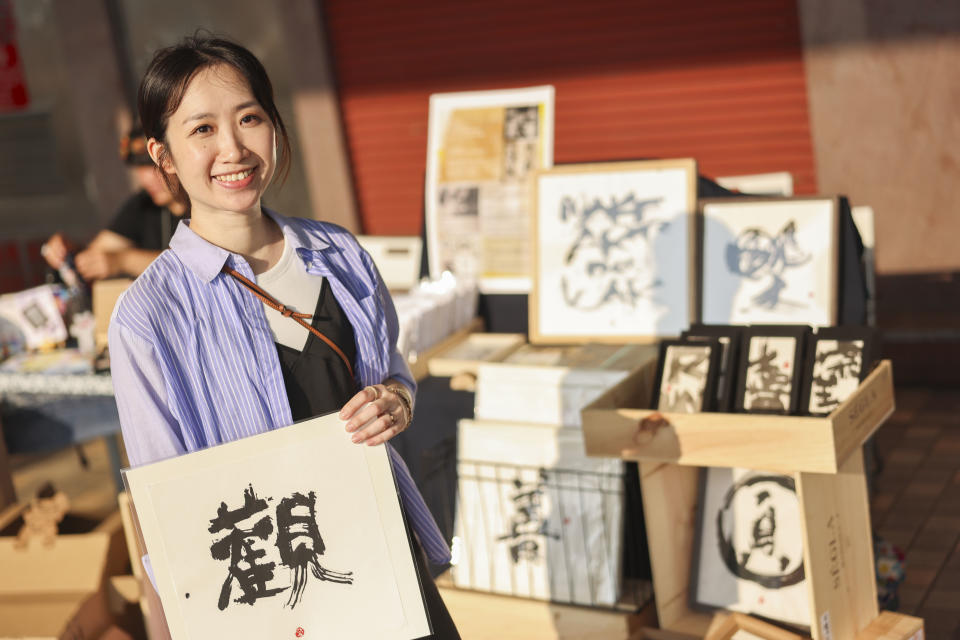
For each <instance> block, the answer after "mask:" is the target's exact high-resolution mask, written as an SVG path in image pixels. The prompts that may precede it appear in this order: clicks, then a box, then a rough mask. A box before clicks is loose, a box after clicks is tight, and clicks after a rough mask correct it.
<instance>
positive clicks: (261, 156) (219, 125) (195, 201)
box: [148, 64, 277, 217]
mask: <svg viewBox="0 0 960 640" xmlns="http://www.w3.org/2000/svg"><path fill="white" fill-rule="evenodd" d="M167 145H168V155H167V162H166V163H164V166H163V168H164V170H166V171H167V172H168V173H171V174H174V175H176V176H177V178H178V179H179V180H180V184H181V186H182V187H183V189H184V191H186V192H187V195H188V196H190V206H191V211H192V214H191V215H193V216H194V217H196V216H197V214H198V213H199V214H201V215H202V214H203V213H204V212H211V211H213V212H224V211H233V212H239V213H249V212H259V210H260V197H261V196H262V195H263V192H264V191H266V189H267V186H268V185H269V184H270V180H271V178H273V172H274V170H275V169H276V165H277V144H276V132H275V131H274V128H273V124H272V123H271V122H270V119H269V118H268V117H267V114H266V112H264V110H263V107H261V106H260V104H259V103H258V102H257V100H256V98H254V96H253V93H252V92H251V91H250V87H249V85H248V84H247V82H246V80H244V78H243V77H242V76H241V75H240V74H239V73H238V72H237V71H236V70H235V69H234V68H233V67H231V66H229V65H223V64H221V65H218V66H214V67H208V68H206V69H203V70H202V71H200V72H199V73H197V75H196V76H194V78H193V79H192V80H191V81H190V84H189V85H187V90H186V92H185V93H184V95H183V100H182V101H181V102H180V106H179V107H177V110H176V111H174V112H173V114H171V116H170V119H169V121H168V123H167ZM148 149H149V150H150V154H151V156H153V157H154V159H156V158H157V157H158V152H159V143H158V142H157V141H156V140H155V139H151V140H150V141H149V143H148Z"/></svg>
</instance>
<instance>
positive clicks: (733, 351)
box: [680, 324, 746, 413]
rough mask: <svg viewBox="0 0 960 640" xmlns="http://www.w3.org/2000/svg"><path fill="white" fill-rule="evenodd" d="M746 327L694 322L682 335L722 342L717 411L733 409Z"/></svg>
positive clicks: (689, 338) (687, 337)
mask: <svg viewBox="0 0 960 640" xmlns="http://www.w3.org/2000/svg"><path fill="white" fill-rule="evenodd" d="M745 328H746V327H743V326H737V325H729V324H727V325H724V324H712V325H711V324H694V325H693V326H691V327H690V328H689V329H687V330H686V331H684V332H683V333H682V334H681V335H680V337H681V338H686V339H688V340H702V339H707V340H717V341H719V342H720V347H721V349H720V368H719V370H718V372H717V396H716V397H717V399H716V403H715V407H716V409H715V410H716V411H720V412H724V413H729V412H731V411H733V407H734V401H733V395H734V392H735V391H736V389H737V376H738V372H739V368H738V367H739V364H740V346H741V344H742V342H743V331H744V329H745Z"/></svg>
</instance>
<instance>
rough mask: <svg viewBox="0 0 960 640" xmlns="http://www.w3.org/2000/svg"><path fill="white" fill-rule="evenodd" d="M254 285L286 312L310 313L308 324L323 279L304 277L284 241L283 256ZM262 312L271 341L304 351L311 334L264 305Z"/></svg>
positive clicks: (259, 276)
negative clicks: (271, 336) (259, 287)
mask: <svg viewBox="0 0 960 640" xmlns="http://www.w3.org/2000/svg"><path fill="white" fill-rule="evenodd" d="M257 284H258V285H260V286H261V287H262V288H263V289H264V290H265V291H266V292H267V293H269V294H270V295H271V296H273V297H274V299H275V300H276V301H277V302H279V303H280V304H282V305H285V306H286V307H287V308H288V309H293V310H294V311H296V312H298V313H309V314H310V316H311V317H310V318H304V321H305V322H306V323H307V324H310V323H311V322H312V321H313V318H312V316H313V312H314V311H316V309H317V299H318V298H319V297H320V288H321V286H323V276H315V275H312V274H309V273H307V269H306V267H305V266H304V265H303V262H302V261H301V260H300V258H299V257H297V255H296V254H295V253H294V251H293V249H292V248H291V247H290V245H289V244H288V243H287V241H286V240H284V241H283V255H281V256H280V260H278V261H277V264H275V265H273V266H272V267H270V268H269V269H267V270H266V271H264V272H263V273H261V274H260V275H258V276H257ZM261 304H262V303H261ZM263 310H264V312H266V314H267V323H269V325H270V332H271V333H272V334H273V341H274V342H277V343H279V344H282V345H284V346H287V347H290V348H292V349H296V350H297V351H303V347H304V346H306V344H307V338H309V337H310V332H309V331H307V330H306V328H304V327H302V326H300V324H299V323H298V322H297V321H296V320H294V319H293V318H284V317H283V316H282V315H280V312H279V311H274V310H273V309H271V308H270V307H268V306H267V305H266V304H264V305H263Z"/></svg>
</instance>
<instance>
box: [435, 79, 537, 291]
mask: <svg viewBox="0 0 960 640" xmlns="http://www.w3.org/2000/svg"><path fill="white" fill-rule="evenodd" d="M553 99H554V91H553V87H551V86H543V87H530V88H526V89H511V90H502V91H471V92H464V93H438V94H434V95H432V96H430V116H429V125H428V132H427V179H426V190H425V202H424V206H425V212H426V240H427V249H428V250H427V256H428V257H429V259H430V274H431V276H433V277H435V278H436V277H439V276H440V275H441V274H442V273H443V272H444V271H448V270H449V271H452V272H453V273H454V275H456V276H457V277H458V278H460V279H463V280H473V281H477V282H478V283H479V285H480V288H481V290H482V291H483V292H485V293H526V292H527V291H529V289H530V269H531V255H530V253H531V249H530V247H531V243H530V217H531V215H532V212H531V202H532V195H533V185H534V182H533V176H534V174H535V173H536V171H538V170H540V169H545V168H549V167H550V166H552V165H553Z"/></svg>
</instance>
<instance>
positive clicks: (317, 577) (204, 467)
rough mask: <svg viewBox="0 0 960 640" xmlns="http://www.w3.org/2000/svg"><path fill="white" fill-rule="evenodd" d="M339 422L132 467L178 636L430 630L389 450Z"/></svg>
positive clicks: (129, 473) (305, 425) (136, 498)
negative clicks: (355, 438) (362, 441)
mask: <svg viewBox="0 0 960 640" xmlns="http://www.w3.org/2000/svg"><path fill="white" fill-rule="evenodd" d="M343 424H344V422H343V421H342V420H340V419H339V418H338V417H337V414H330V415H328V416H325V417H321V418H314V419H312V420H307V421H304V422H300V423H297V424H294V425H291V426H289V427H285V428H283V429H277V430H274V431H269V432H267V433H263V434H259V435H256V436H251V437H249V438H244V439H242V440H237V441H234V442H230V443H226V444H222V445H219V446H216V447H212V448H209V449H204V450H202V451H196V452H193V453H189V454H186V455H183V456H179V457H176V458H171V459H168V460H164V461H161V462H156V463H153V464H149V465H144V466H141V467H137V468H135V469H128V470H126V471H125V472H124V476H125V481H126V483H127V487H128V491H129V492H130V495H131V498H132V499H133V504H134V507H135V509H136V513H137V517H138V520H139V523H140V530H141V534H142V536H143V539H144V541H145V543H146V547H147V553H148V554H149V556H150V564H151V566H152V568H153V573H154V575H155V576H156V578H157V586H158V591H159V594H160V599H161V601H162V603H163V611H164V614H165V615H166V618H167V623H168V625H169V627H170V633H171V636H172V638H173V640H186V639H197V638H211V637H229V638H237V639H250V640H254V639H257V640H259V639H261V638H276V637H290V638H294V637H300V636H304V637H307V638H310V637H337V638H345V637H350V638H394V639H397V640H400V639H403V640H407V639H412V638H419V637H421V636H424V635H428V634H429V633H430V625H429V622H428V618H427V613H426V610H425V608H424V603H423V597H422V595H421V590H420V583H419V579H418V577H417V572H416V568H415V566H414V562H413V557H412V555H411V549H410V543H409V540H408V539H407V534H406V529H405V527H404V524H403V516H402V514H401V512H400V502H399V496H398V495H397V490H396V487H395V485H394V480H393V473H392V471H391V468H390V462H389V459H388V455H387V451H386V449H385V448H384V447H383V446H376V447H367V446H358V445H356V444H354V443H352V442H351V441H350V438H349V434H348V433H347V432H346V431H345V430H344V428H343ZM371 603H376V604H375V606H376V611H377V615H375V616H373V615H369V611H370V607H371Z"/></svg>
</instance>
